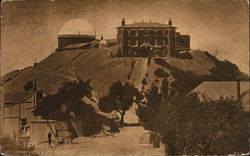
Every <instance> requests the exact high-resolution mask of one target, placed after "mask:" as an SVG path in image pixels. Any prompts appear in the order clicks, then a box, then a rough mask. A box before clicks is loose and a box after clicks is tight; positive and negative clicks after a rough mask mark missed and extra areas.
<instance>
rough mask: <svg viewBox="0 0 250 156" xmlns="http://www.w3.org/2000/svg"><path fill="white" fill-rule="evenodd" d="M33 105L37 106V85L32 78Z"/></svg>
mask: <svg viewBox="0 0 250 156" xmlns="http://www.w3.org/2000/svg"><path fill="white" fill-rule="evenodd" d="M33 106H34V107H36V106H37V87H36V80H35V79H34V80H33Z"/></svg>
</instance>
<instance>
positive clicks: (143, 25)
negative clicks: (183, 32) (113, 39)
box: [117, 22, 177, 28]
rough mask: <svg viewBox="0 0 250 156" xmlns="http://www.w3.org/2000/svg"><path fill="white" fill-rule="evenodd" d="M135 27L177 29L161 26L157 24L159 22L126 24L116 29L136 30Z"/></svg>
mask: <svg viewBox="0 0 250 156" xmlns="http://www.w3.org/2000/svg"><path fill="white" fill-rule="evenodd" d="M136 27H140V28H155V27H157V28H177V27H174V26H170V25H167V24H163V23H159V22H135V23H131V24H126V25H124V26H120V27H117V28H136Z"/></svg>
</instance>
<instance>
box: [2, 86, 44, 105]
mask: <svg viewBox="0 0 250 156" xmlns="http://www.w3.org/2000/svg"><path fill="white" fill-rule="evenodd" d="M37 91H42V92H43V93H45V94H48V95H49V93H48V92H47V91H44V90H41V89H38V90H37ZM32 94H33V93H32V92H31V91H29V92H22V93H5V94H4V103H5V104H16V103H22V102H23V101H25V100H26V99H28V98H30V97H31V96H32Z"/></svg>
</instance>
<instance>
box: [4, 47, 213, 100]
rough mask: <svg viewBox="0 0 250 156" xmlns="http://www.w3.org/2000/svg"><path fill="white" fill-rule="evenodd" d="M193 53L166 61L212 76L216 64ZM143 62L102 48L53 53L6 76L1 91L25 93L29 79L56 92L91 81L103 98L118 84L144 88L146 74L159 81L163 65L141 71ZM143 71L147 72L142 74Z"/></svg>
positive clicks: (200, 52) (200, 54)
mask: <svg viewBox="0 0 250 156" xmlns="http://www.w3.org/2000/svg"><path fill="white" fill-rule="evenodd" d="M191 54H192V56H193V59H185V60H183V59H178V58H163V59H165V60H166V62H168V63H169V64H171V65H172V66H175V67H177V68H179V69H181V70H190V71H193V72H194V73H197V74H205V75H207V74H210V71H209V70H211V69H212V68H213V67H214V66H215V65H214V64H213V62H212V61H210V60H209V58H208V57H207V56H206V55H205V54H204V52H202V51H198V50H195V51H191ZM146 59H147V58H146ZM152 60H153V59H152ZM143 62H145V58H110V51H109V50H107V49H102V48H92V49H86V50H67V51H66V50H65V51H61V52H55V53H53V54H51V55H50V56H48V57H47V58H45V59H44V60H43V61H41V62H40V63H38V64H37V65H36V66H35V67H29V68H26V69H24V70H22V72H17V73H12V74H9V75H14V76H8V75H7V76H6V75H5V77H2V79H8V78H9V77H10V78H9V81H8V82H3V86H2V87H1V90H2V89H3V90H4V91H5V92H14V93H18V92H24V89H23V87H24V85H25V83H26V82H27V81H28V80H32V79H37V82H38V87H40V88H42V89H44V90H47V91H50V92H52V93H54V92H56V91H57V89H58V87H60V86H61V85H62V83H63V82H65V81H73V80H75V79H83V80H87V79H91V82H92V86H93V88H94V91H95V92H96V94H97V96H98V97H100V96H103V95H105V94H107V92H108V88H109V86H111V84H112V83H113V82H115V81H122V82H130V83H134V84H135V83H136V84H135V85H136V86H140V87H141V86H142V85H139V84H138V83H141V81H142V79H143V78H144V77H145V75H146V74H145V73H148V75H149V78H148V79H149V82H153V81H154V80H155V79H157V77H156V76H155V75H154V74H153V73H154V71H155V70H156V69H157V68H161V66H160V65H157V64H155V63H154V61H152V62H151V64H150V65H148V66H147V67H143V68H141V64H142V63H143ZM146 62H147V60H146ZM133 63H134V66H133V67H132V64H133ZM143 64H145V63H143ZM142 69H144V70H145V69H146V70H147V71H144V70H143V71H141V70H142ZM164 70H166V69H164ZM166 72H168V73H169V74H170V75H171V71H167V70H166ZM6 77H7V78H6ZM170 79H171V76H170Z"/></svg>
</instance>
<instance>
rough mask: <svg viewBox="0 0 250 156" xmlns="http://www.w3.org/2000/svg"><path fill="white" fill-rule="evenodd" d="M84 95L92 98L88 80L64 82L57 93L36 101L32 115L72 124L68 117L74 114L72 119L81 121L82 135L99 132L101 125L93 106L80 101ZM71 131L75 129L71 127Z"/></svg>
mask: <svg viewBox="0 0 250 156" xmlns="http://www.w3.org/2000/svg"><path fill="white" fill-rule="evenodd" d="M85 96H86V97H88V98H90V99H91V98H92V86H91V85H90V80H87V81H82V80H79V82H76V81H73V82H66V83H65V84H64V85H63V86H62V87H61V88H59V90H58V91H57V93H55V94H53V95H47V96H46V97H44V98H43V99H42V101H41V102H40V103H38V107H37V108H36V109H35V110H34V115H40V116H42V118H43V119H46V120H49V119H53V120H60V121H69V122H67V123H69V124H72V123H71V122H72V121H71V120H70V119H71V118H72V116H74V119H76V120H80V121H82V123H83V127H82V129H83V134H84V136H89V135H92V134H94V133H97V132H99V131H100V130H101V126H100V123H99V122H98V120H97V118H96V112H95V111H94V108H93V107H92V106H91V105H88V104H86V103H84V102H83V101H82V98H83V97H85ZM90 118H91V120H90ZM68 127H72V126H70V125H69V126H68ZM71 129H72V128H71ZM72 131H75V130H74V129H72Z"/></svg>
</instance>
